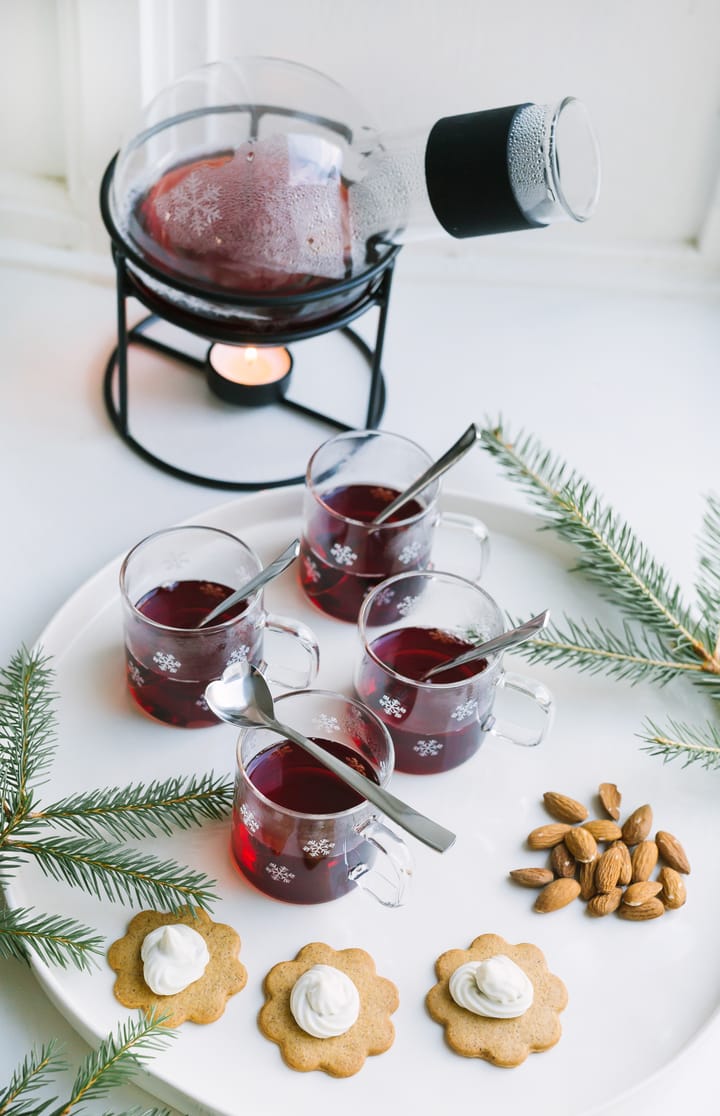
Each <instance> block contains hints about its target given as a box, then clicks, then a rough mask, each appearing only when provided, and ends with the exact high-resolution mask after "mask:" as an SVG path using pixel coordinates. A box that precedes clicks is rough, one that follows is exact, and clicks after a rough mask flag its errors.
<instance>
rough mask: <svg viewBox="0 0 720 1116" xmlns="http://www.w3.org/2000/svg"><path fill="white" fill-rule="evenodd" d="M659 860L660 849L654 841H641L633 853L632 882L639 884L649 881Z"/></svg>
mask: <svg viewBox="0 0 720 1116" xmlns="http://www.w3.org/2000/svg"><path fill="white" fill-rule="evenodd" d="M657 859H658V847H657V845H656V844H655V842H654V841H641V842H640V844H639V845H636V846H635V848H634V849H633V853H632V880H633V883H639V882H641V881H642V880H649V879H650V877H651V876H652V874H653V872H654V870H655V865H656V864H657Z"/></svg>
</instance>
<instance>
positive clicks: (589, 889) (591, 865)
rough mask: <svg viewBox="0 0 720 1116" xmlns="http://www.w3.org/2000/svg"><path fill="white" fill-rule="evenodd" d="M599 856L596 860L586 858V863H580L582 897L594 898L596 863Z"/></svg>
mask: <svg viewBox="0 0 720 1116" xmlns="http://www.w3.org/2000/svg"><path fill="white" fill-rule="evenodd" d="M597 862H598V858H597V857H595V859H594V860H586V861H585V863H584V864H581V865H580V872H579V878H580V898H581V899H592V897H593V895H594V894H595V865H596V864H597Z"/></svg>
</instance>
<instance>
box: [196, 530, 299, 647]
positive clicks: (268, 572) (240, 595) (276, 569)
mask: <svg viewBox="0 0 720 1116" xmlns="http://www.w3.org/2000/svg"><path fill="white" fill-rule="evenodd" d="M299 553H300V539H294V540H293V541H292V542H291V543H290V546H288V547H286V548H285V550H283V552H282V554H278V556H277V558H274V559H273V561H272V562H269V563H268V565H267V566H265V568H264V569H262V570H260V573H256V574H255V576H254V577H251V578H250V580H249V581H247V582H246V583H245V584H244V585H242V586H241V587H240V588H239V589H236V590H235V592H234V593H231V594H230V596H229V597H226V598H225V600H224V601H221V602H220V604H219V605H218V606H217V608H214V609H213V610H212V612H208V614H207V616H203V618H202V620H201V621H200V623H199V624H196V625H195V627H196V628H204V627H205V626H206V625H207V624H212V622H213V620H215V619H217V617H218V616H222V614H223V612H227V610H228V609H229V608H232V606H233V605H234V604H237V603H238V601H242V600H244V599H245V597H249V596H250V594H251V593H254V592H255V590H256V589H259V588H260V587H261V585H266V584H267V582H268V581H272V580H273V579H274V578H276V577H277V576H278V574H281V573H282V572H283V570H285V569H287V567H288V566H289V565H290V564H291V562H294V561H295V559H296V558H297V556H298V554H299Z"/></svg>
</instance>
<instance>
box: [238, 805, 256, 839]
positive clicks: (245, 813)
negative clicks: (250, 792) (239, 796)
mask: <svg viewBox="0 0 720 1116" xmlns="http://www.w3.org/2000/svg"><path fill="white" fill-rule="evenodd" d="M240 817H241V818H242V820H243V822H244V823H245V828H246V829H247V831H248V833H257V831H258V829H259V828H260V822H259V821H258V820H257V818H256V817H255V815H254V814H253V812H252V810H250V809H249V808H248V806H247V805H246V804H245V803H244V802H243V804H242V806H241V807H240Z"/></svg>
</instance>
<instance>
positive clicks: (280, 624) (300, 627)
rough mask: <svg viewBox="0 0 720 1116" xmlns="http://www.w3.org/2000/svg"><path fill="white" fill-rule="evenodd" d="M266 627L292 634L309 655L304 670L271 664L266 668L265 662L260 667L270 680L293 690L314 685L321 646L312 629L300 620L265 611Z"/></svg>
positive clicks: (273, 630)
mask: <svg viewBox="0 0 720 1116" xmlns="http://www.w3.org/2000/svg"><path fill="white" fill-rule="evenodd" d="M264 627H265V629H266V630H267V631H270V632H277V633H278V634H279V635H287V636H292V638H293V639H296V640H297V641H298V643H299V644H300V646H301V647H302V649H303V651H304V652H305V654H306V656H307V664H306V669H305V671H304V672H301V671H298V670H293V669H292V668H283V667H280V668H274V667H271V666H268V667H267V670H265V669H264V665H265V664H263V665H262V666H260V669H262V670H263V673H264V674H265V677H266V678H267V680H268V682H276V683H277V684H278V686H285V687H288V688H289V689H291V690H305V689H307V687H308V686H312V684H313V682H314V681H315V678H316V677H317V672H318V670H319V669H320V648H319V647H318V641H317V640H316V638H315V634H314V632H313V631H312V629H310V628H308V626H307V624H303V623H302V622H301V621H300V620H290V619H289V618H288V617H287V616H278V615H277V614H276V613H274V612H266V613H265V622H264Z"/></svg>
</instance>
